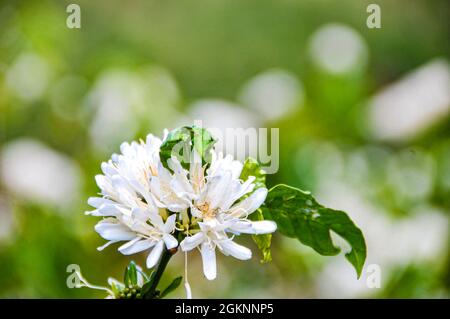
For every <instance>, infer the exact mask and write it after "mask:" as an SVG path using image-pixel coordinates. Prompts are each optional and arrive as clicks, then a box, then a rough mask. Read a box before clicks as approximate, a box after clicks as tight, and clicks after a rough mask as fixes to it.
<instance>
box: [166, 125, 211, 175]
mask: <svg viewBox="0 0 450 319" xmlns="http://www.w3.org/2000/svg"><path fill="white" fill-rule="evenodd" d="M215 143H216V140H215V139H214V138H213V137H212V135H211V134H210V133H209V132H208V131H207V130H206V129H204V128H201V127H197V126H183V127H179V128H176V129H174V130H172V131H170V132H169V134H168V135H167V137H166V139H165V140H164V142H163V143H162V145H161V148H160V151H159V156H160V158H161V162H162V163H163V165H164V166H165V167H166V168H167V160H168V159H169V158H171V157H172V155H174V156H176V157H177V158H178V160H179V161H180V163H181V164H182V165H183V167H185V168H188V167H189V165H188V164H189V162H190V160H191V157H190V155H191V152H192V148H193V147H195V149H196V151H197V152H198V153H199V154H200V155H201V158H202V161H203V162H205V163H210V162H211V155H210V150H211V149H212V148H213V147H214V144H215Z"/></svg>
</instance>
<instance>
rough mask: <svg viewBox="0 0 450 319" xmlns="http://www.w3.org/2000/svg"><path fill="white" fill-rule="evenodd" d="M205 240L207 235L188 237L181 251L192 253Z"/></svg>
mask: <svg viewBox="0 0 450 319" xmlns="http://www.w3.org/2000/svg"><path fill="white" fill-rule="evenodd" d="M204 240H205V235H204V234H203V233H202V232H199V233H197V234H195V235H193V236H189V237H186V238H185V239H183V241H182V242H181V243H180V247H181V250H183V251H190V250H192V249H194V248H195V247H197V246H198V245H200V244H201V243H202V242H203V241H204Z"/></svg>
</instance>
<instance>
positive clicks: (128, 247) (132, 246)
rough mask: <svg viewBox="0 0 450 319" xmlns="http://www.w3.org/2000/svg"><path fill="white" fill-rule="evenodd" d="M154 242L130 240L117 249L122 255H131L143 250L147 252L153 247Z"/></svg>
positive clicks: (139, 239) (138, 239) (137, 239)
mask: <svg viewBox="0 0 450 319" xmlns="http://www.w3.org/2000/svg"><path fill="white" fill-rule="evenodd" d="M154 245H155V242H154V241H152V240H148V239H147V240H141V238H140V237H138V238H136V239H135V240H131V241H129V242H128V243H126V244H124V245H122V246H120V247H119V249H118V250H119V251H120V252H121V253H122V254H124V255H132V254H136V253H138V252H141V251H143V250H147V249H149V248H150V247H152V246H154Z"/></svg>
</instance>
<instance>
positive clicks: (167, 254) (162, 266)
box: [148, 249, 173, 298]
mask: <svg viewBox="0 0 450 319" xmlns="http://www.w3.org/2000/svg"><path fill="white" fill-rule="evenodd" d="M172 255H173V252H171V251H169V250H167V249H164V251H163V253H162V256H161V260H160V261H159V264H158V266H157V267H156V270H155V271H154V272H153V273H152V275H151V277H150V287H149V290H148V295H149V296H150V298H154V297H155V295H156V293H155V292H156V288H157V287H158V284H159V281H160V280H161V277H162V275H163V273H164V270H166V267H167V264H168V263H169V260H170V258H171V257H172Z"/></svg>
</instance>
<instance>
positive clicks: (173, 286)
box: [159, 276, 183, 298]
mask: <svg viewBox="0 0 450 319" xmlns="http://www.w3.org/2000/svg"><path fill="white" fill-rule="evenodd" d="M182 279H183V277H181V276H180V277H177V278H175V279H174V280H173V281H172V282H171V283H170V285H169V286H167V288H166V289H164V290H163V291H162V293H161V295H160V296H159V298H164V297H165V296H167V295H168V294H169V293H171V292H172V291H174V290H175V289H177V288H178V286H179V285H180V284H181V280H182Z"/></svg>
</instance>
